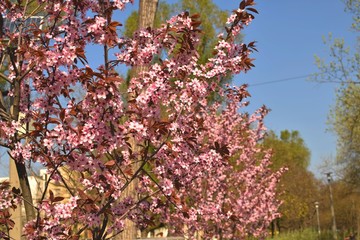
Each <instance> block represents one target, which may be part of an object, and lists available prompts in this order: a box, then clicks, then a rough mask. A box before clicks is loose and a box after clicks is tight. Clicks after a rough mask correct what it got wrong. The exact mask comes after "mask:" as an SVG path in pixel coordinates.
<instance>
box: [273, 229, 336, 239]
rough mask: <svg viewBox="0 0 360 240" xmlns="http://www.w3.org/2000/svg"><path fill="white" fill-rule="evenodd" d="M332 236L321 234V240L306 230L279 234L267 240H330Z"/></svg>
mask: <svg viewBox="0 0 360 240" xmlns="http://www.w3.org/2000/svg"><path fill="white" fill-rule="evenodd" d="M331 239H332V236H331V234H330V233H328V232H323V233H322V234H321V238H319V235H318V233H317V232H316V231H314V230H311V229H306V230H303V231H296V232H287V233H281V234H279V235H277V236H275V237H274V238H271V237H269V238H268V240H331Z"/></svg>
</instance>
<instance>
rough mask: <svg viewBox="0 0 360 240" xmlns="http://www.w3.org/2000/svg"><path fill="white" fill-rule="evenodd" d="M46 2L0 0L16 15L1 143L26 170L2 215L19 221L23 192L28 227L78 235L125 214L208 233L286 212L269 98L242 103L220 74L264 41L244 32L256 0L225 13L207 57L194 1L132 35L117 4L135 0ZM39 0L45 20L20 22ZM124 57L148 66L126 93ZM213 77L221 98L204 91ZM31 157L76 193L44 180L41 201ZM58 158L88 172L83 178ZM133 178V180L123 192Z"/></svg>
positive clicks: (104, 227) (35, 233) (115, 224)
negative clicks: (267, 123) (14, 210)
mask: <svg viewBox="0 0 360 240" xmlns="http://www.w3.org/2000/svg"><path fill="white" fill-rule="evenodd" d="M37 2H38V6H39V7H37V8H36V7H35V8H33V9H32V10H31V11H29V10H28V9H27V7H28V3H29V1H16V2H12V1H9V0H4V1H1V2H0V11H1V12H2V13H3V17H4V18H6V19H8V21H11V22H13V24H15V26H16V29H17V31H15V32H14V31H9V30H8V29H4V30H3V32H2V35H1V36H2V41H1V43H0V51H1V52H0V53H1V58H2V59H1V60H2V62H4V61H8V63H9V69H8V71H6V72H5V73H2V74H1V75H0V76H1V78H2V79H4V80H6V81H7V83H8V84H9V86H10V87H9V88H10V90H9V92H8V93H7V95H4V96H1V98H0V100H1V101H0V102H1V106H0V116H1V120H0V130H1V136H0V143H1V146H3V147H5V148H7V149H8V152H9V155H10V156H11V158H12V159H13V161H15V163H16V167H17V170H18V174H19V177H20V181H21V182H22V184H21V193H20V194H19V192H17V191H16V190H15V189H14V191H13V192H9V190H7V189H9V186H4V187H3V188H2V189H4V190H1V191H7V194H4V195H1V196H0V203H1V205H0V213H1V215H0V219H5V220H4V221H3V220H1V221H0V224H2V225H3V226H6V227H7V228H6V229H9V228H11V227H12V224H11V220H9V218H8V217H7V216H8V214H7V215H6V214H3V213H6V212H7V209H8V208H9V207H15V205H16V204H17V203H18V201H19V199H22V200H23V201H22V202H23V204H24V205H25V208H26V214H27V223H26V225H25V226H24V230H23V231H24V232H23V233H24V235H25V236H26V238H27V239H79V238H80V236H81V234H83V233H84V232H87V233H88V234H91V236H92V238H93V239H112V238H114V236H116V235H117V234H119V233H121V232H122V231H123V229H124V227H126V226H124V222H125V220H130V221H133V222H135V224H136V225H137V226H138V228H139V229H145V228H147V227H148V226H151V225H152V224H153V222H154V221H155V220H156V221H160V222H162V223H165V224H167V225H168V226H169V228H170V230H173V231H176V232H179V233H180V232H181V233H183V234H186V235H188V236H189V237H190V238H191V236H193V235H194V234H195V233H196V232H198V231H201V232H202V234H203V238H204V239H210V238H212V237H217V238H218V239H233V238H243V237H245V236H247V235H253V236H264V235H265V233H266V228H267V226H268V224H269V223H270V222H271V221H272V220H273V219H274V218H275V217H276V216H277V208H278V206H279V202H278V201H277V200H276V198H275V188H276V183H277V181H278V179H279V175H280V174H281V172H275V173H274V172H271V171H270V169H269V164H270V153H269V152H266V151H265V150H263V149H262V148H261V147H260V146H259V144H258V143H259V141H260V140H261V139H262V137H263V134H264V129H265V128H264V126H263V118H264V116H265V115H266V113H267V110H266V108H265V107H264V108H261V109H259V110H258V111H256V112H255V113H253V114H251V115H250V114H247V113H245V111H244V110H243V109H244V107H245V106H246V105H247V103H246V102H244V101H243V99H245V98H246V97H248V96H249V94H248V92H247V90H246V86H245V85H244V86H241V87H229V86H225V87H224V86H221V85H220V84H219V83H218V82H219V81H218V80H219V79H220V78H221V77H223V76H225V75H227V74H238V73H240V72H246V71H248V70H249V69H250V68H251V67H252V66H253V65H252V59H250V57H249V54H250V53H251V52H252V51H253V50H255V48H254V43H249V44H244V43H242V44H236V43H235V41H234V39H235V38H236V36H237V35H238V34H239V33H240V31H241V30H242V29H243V28H244V27H245V26H246V25H248V24H249V23H250V22H251V21H252V20H253V18H254V16H253V13H256V10H255V9H254V8H252V5H254V1H253V0H244V1H242V2H241V3H240V5H239V8H238V9H237V10H235V11H234V12H233V13H232V15H231V16H230V17H229V18H228V21H227V22H226V23H224V25H226V27H225V28H224V33H223V34H221V35H219V36H218V44H217V45H216V47H215V49H214V54H213V57H212V58H211V59H209V61H208V62H207V63H206V64H200V63H198V57H199V55H198V53H197V52H196V44H197V42H198V40H199V36H200V35H201V34H206V33H203V32H201V27H200V26H201V25H200V24H201V23H200V22H199V21H198V17H199V16H198V15H197V14H195V15H190V14H189V13H187V12H184V13H181V14H179V15H177V16H174V17H172V18H171V19H170V20H169V21H167V22H166V23H164V25H163V26H162V27H161V28H159V29H151V28H147V29H142V30H140V31H138V32H136V33H135V34H134V36H133V37H132V38H123V37H121V36H119V34H118V28H119V27H120V26H121V23H120V22H118V21H116V19H114V13H115V12H117V11H121V10H123V9H124V8H125V5H126V4H127V3H128V2H132V1H131V0H113V1H109V0H98V1H95V0H82V1H78V0H51V1H46V0H38V1H37ZM38 12H41V14H42V21H41V23H40V24H41V27H40V26H39V25H37V24H35V23H34V24H31V25H25V24H24V22H25V21H26V19H27V18H28V17H30V16H31V15H34V14H37V13H38ZM5 40H6V41H5ZM94 45H97V46H100V47H101V49H102V52H101V53H99V56H101V58H102V59H103V60H102V64H101V65H99V66H97V67H90V66H91V65H92V64H93V63H91V62H88V61H90V59H88V58H87V49H89V48H88V47H89V46H90V47H92V46H94ZM97 49H98V48H97ZM159 56H163V57H162V59H159ZM120 65H126V66H128V67H139V66H146V68H142V69H146V70H144V71H143V72H140V73H139V74H138V75H137V76H136V77H133V78H132V79H131V80H130V83H129V87H128V89H127V94H126V95H124V94H123V93H122V92H121V91H120V90H119V86H120V85H121V84H122V83H123V81H124V80H123V79H122V78H121V76H120V75H119V73H118V72H117V67H118V66H120ZM78 89H82V90H83V92H84V95H83V97H82V98H81V99H80V100H79V99H78V98H76V97H75V94H76V91H77V90H78ZM214 91H216V92H218V93H219V94H220V95H222V96H224V98H223V100H222V102H215V103H213V102H212V103H211V104H210V103H209V102H208V100H209V98H210V96H211V93H212V92H214ZM125 96H127V97H125ZM4 98H8V99H9V102H10V103H11V109H9V108H8V107H6V104H4ZM20 113H21V114H20ZM30 162H36V163H40V164H42V165H43V167H44V168H46V169H47V171H48V173H49V175H50V178H49V179H48V180H47V182H46V186H48V185H49V183H50V182H51V181H56V182H59V183H60V184H62V185H63V186H64V187H65V188H66V189H67V191H68V192H69V193H70V195H71V196H72V197H71V198H70V199H68V200H66V201H65V200H64V199H63V198H62V197H61V196H55V195H54V194H53V193H52V192H49V191H47V189H46V188H45V191H44V194H43V195H42V198H41V199H40V201H39V202H32V198H31V193H30V191H29V185H28V184H27V183H26V176H27V172H26V168H27V166H28V165H29V163H30ZM60 168H66V169H68V170H69V171H71V172H73V173H75V174H76V176H78V179H77V181H76V182H77V184H76V185H75V187H74V186H73V185H71V186H70V184H69V183H68V180H67V178H66V176H64V175H63V174H62V172H61V171H60ZM135 180H136V181H137V186H136V188H135V190H134V191H135V193H134V194H131V195H128V194H124V192H125V191H126V189H127V187H128V186H129V185H130V183H131V182H133V181H135ZM12 196H15V199H14V197H12ZM5 215H6V217H4V218H3V217H2V216H5ZM2 234H3V235H2V236H3V237H4V238H6V237H7V232H6V231H3V233H2Z"/></svg>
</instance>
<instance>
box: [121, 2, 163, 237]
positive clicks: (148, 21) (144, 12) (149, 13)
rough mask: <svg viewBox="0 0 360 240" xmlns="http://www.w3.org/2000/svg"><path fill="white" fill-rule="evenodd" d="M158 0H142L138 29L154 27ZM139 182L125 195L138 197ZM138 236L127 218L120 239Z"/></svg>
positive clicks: (137, 70) (137, 71) (136, 70)
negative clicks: (136, 190)
mask: <svg viewBox="0 0 360 240" xmlns="http://www.w3.org/2000/svg"><path fill="white" fill-rule="evenodd" d="M158 2H159V1H158V0H140V2H139V19H138V23H139V25H138V29H144V28H147V27H151V28H153V27H154V20H155V14H156V10H157V6H158ZM146 69H147V66H137V67H135V68H134V69H133V72H132V76H133V77H134V76H137V75H139V74H140V73H141V72H143V71H145V70H146ZM129 97H130V99H131V98H133V97H134V96H129ZM129 142H130V143H131V146H132V149H133V151H134V152H136V151H137V148H138V146H136V142H135V141H134V139H130V140H129ZM136 160H137V159H135V161H136ZM140 164H141V163H140V162H138V163H137V164H134V169H135V170H134V172H135V171H136V169H137V168H139V167H140ZM137 184H138V181H137V179H136V178H135V179H134V180H133V181H132V182H131V183H130V184H129V186H128V187H127V188H126V190H125V191H124V197H126V196H129V195H134V197H135V198H136V196H135V195H136V192H135V187H136V185H137ZM138 236H139V237H140V236H141V235H140V234H138V229H137V227H136V225H135V223H134V222H132V221H130V220H126V221H125V229H124V231H123V232H122V233H121V234H120V235H119V237H118V239H124V240H125V239H126V240H131V239H135V238H137V237H138Z"/></svg>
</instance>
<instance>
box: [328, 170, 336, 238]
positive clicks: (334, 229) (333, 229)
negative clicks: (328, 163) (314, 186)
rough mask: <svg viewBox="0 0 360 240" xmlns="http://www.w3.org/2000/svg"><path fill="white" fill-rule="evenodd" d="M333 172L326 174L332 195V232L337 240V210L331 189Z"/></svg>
mask: <svg viewBox="0 0 360 240" xmlns="http://www.w3.org/2000/svg"><path fill="white" fill-rule="evenodd" d="M331 174H332V172H328V173H326V177H327V181H328V185H329V193H330V209H331V216H332V231H333V237H334V240H337V239H338V237H337V228H336V220H335V210H334V199H333V194H332V188H331V181H332V177H331Z"/></svg>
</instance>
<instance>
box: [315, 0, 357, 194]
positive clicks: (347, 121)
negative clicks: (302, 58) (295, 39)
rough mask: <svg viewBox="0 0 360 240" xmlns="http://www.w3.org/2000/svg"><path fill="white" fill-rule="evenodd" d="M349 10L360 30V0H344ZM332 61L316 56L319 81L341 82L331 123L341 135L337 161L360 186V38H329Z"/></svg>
mask: <svg viewBox="0 0 360 240" xmlns="http://www.w3.org/2000/svg"><path fill="white" fill-rule="evenodd" d="M344 3H345V5H346V10H347V11H349V12H350V13H352V14H353V24H352V28H353V30H355V33H357V34H358V33H359V31H360V0H344ZM325 44H327V45H328V47H329V50H330V59H331V60H330V61H328V62H326V61H324V60H323V59H321V58H320V57H318V56H316V64H317V66H318V68H319V70H320V72H321V73H320V74H316V75H315V76H314V79H315V80H316V81H319V82H335V83H339V87H338V88H337V92H336V103H335V105H334V106H333V107H332V109H331V112H330V114H329V121H328V123H329V125H330V128H331V130H333V131H334V132H335V134H336V135H337V137H338V141H337V143H338V144H337V145H338V146H337V162H338V163H339V164H340V165H341V166H342V167H343V175H344V179H345V180H346V181H347V182H348V183H351V184H353V186H354V187H360V184H359V183H360V105H359V103H360V52H359V50H360V38H358V40H357V43H356V46H354V47H353V48H350V47H348V46H346V44H345V41H344V39H340V38H335V39H333V38H332V36H331V34H330V35H329V38H328V40H325Z"/></svg>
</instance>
